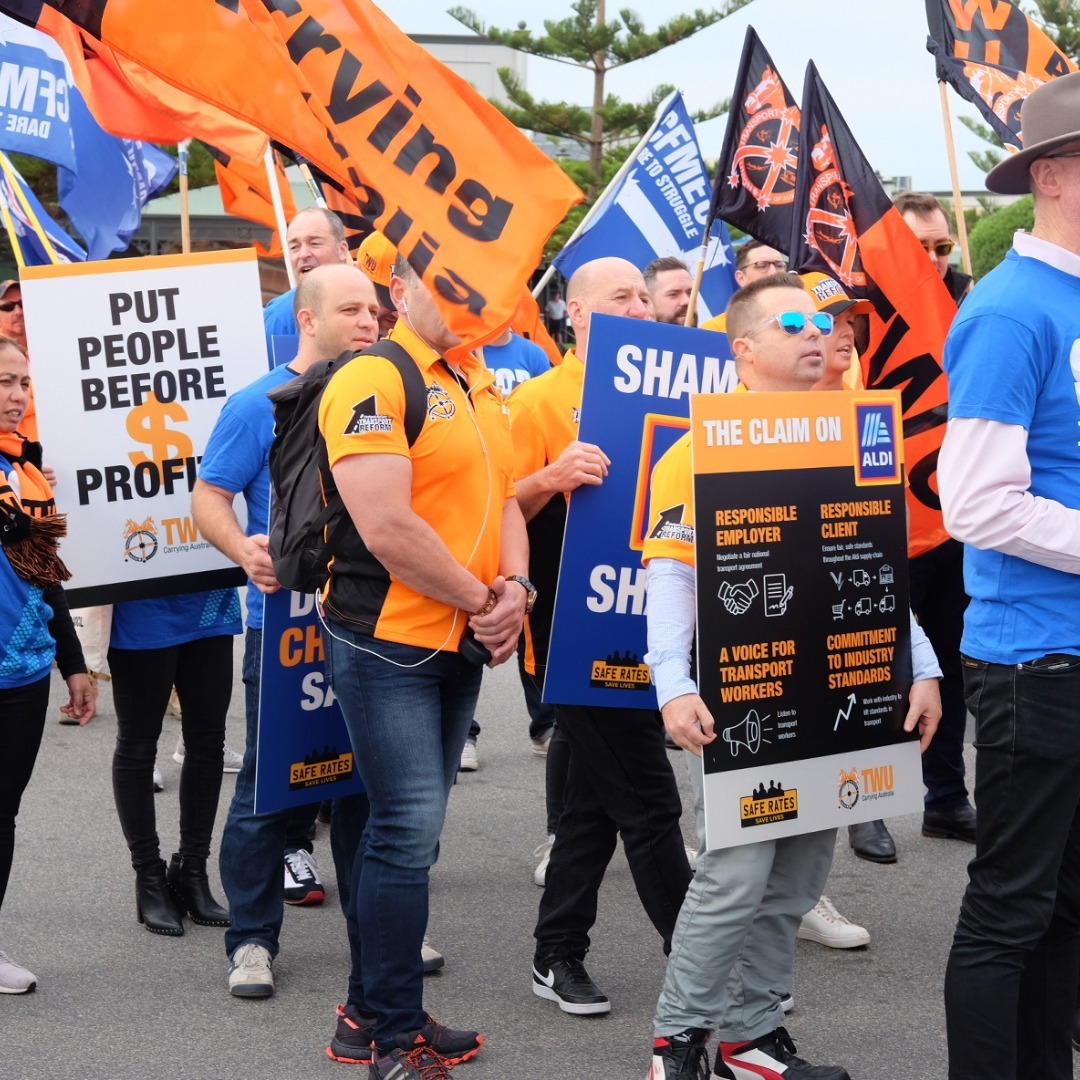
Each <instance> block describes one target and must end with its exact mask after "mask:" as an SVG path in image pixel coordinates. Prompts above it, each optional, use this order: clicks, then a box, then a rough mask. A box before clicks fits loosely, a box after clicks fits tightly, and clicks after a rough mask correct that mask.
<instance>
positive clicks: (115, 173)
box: [56, 87, 176, 259]
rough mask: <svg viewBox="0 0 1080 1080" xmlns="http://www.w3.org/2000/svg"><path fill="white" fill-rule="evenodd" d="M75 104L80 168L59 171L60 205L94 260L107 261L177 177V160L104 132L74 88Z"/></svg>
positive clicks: (146, 145)
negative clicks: (145, 212)
mask: <svg viewBox="0 0 1080 1080" xmlns="http://www.w3.org/2000/svg"><path fill="white" fill-rule="evenodd" d="M70 102H71V127H72V132H73V134H74V137H75V148H76V168H75V169H67V168H64V167H63V166H60V167H59V168H58V169H57V176H56V181H57V190H58V192H59V195H60V205H61V206H62V207H63V208H64V213H65V214H67V216H68V217H69V218H70V219H71V224H72V225H74V226H75V228H76V229H77V230H78V232H79V235H80V236H81V237H82V238H83V239H84V240H85V241H86V246H87V249H88V251H89V254H90V258H91V259H107V258H108V257H109V255H110V254H111V253H112V252H114V251H123V250H125V249H126V248H127V246H128V243H129V242H130V240H131V237H132V235H133V234H134V233H135V232H136V231H137V230H138V228H139V222H140V221H141V220H142V211H143V207H144V206H145V205H146V204H147V202H148V201H149V200H150V199H152V198H153V197H154V196H155V195H156V194H157V193H158V192H159V191H161V190H162V189H163V188H164V187H166V186H167V185H168V183H169V181H170V180H172V178H173V176H174V175H175V173H176V162H175V160H174V159H173V158H171V157H170V156H169V155H168V154H166V153H164V152H163V151H161V150H159V149H158V148H157V147H156V146H152V145H151V144H150V143H145V142H138V141H136V140H135V139H117V138H116V137H115V136H113V135H110V134H109V133H108V132H107V131H104V130H103V129H102V128H101V126H100V125H99V124H98V122H97V121H96V120H95V119H94V117H93V116H92V115H91V113H90V110H89V109H88V108H87V106H86V102H85V101H83V97H82V94H80V93H79V91H78V89H76V88H74V87H73V88H72V90H71V94H70Z"/></svg>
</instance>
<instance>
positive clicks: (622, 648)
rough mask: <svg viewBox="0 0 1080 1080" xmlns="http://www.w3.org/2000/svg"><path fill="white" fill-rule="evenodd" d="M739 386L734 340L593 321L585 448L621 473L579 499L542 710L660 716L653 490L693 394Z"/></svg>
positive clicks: (568, 537) (573, 500)
mask: <svg viewBox="0 0 1080 1080" xmlns="http://www.w3.org/2000/svg"><path fill="white" fill-rule="evenodd" d="M737 384H738V379H737V377H736V375H735V363H734V361H733V360H732V359H731V353H730V351H729V349H728V342H727V337H726V336H725V335H724V334H718V333H716V332H715V331H713V330H693V329H688V328H686V327H682V326H671V325H667V324H664V323H654V322H643V321H641V320H639V319H624V318H617V317H615V316H612V315H593V316H592V318H591V322H590V324H589V347H588V356H587V363H586V365H585V383H584V387H583V390H582V398H581V417H580V424H579V427H578V438H579V439H580V440H581V441H582V442H587V443H595V444H596V445H597V446H599V447H600V449H601V450H603V451H604V453H605V454H607V456H608V457H609V458H610V459H611V467H610V468H609V469H608V475H607V477H606V479H605V480H604V482H603V483H602V484H601V485H599V486H597V487H592V486H582V487H580V488H578V489H577V491H575V492H573V493H572V494H571V496H570V505H569V507H568V509H567V517H566V532H565V534H564V539H563V548H562V563H561V566H560V569H559V586H558V591H557V593H556V596H555V612H554V617H553V621H552V632H551V645H550V648H549V650H548V664H547V675H546V678H545V681H544V701H548V702H552V703H554V704H559V705H602V706H608V707H613V708H628V709H655V708H656V692H655V690H654V689H653V685H652V683H651V681H650V677H649V668H648V665H647V664H646V663H645V651H646V627H645V568H644V567H643V566H642V565H641V550H642V546H643V544H644V541H645V530H646V528H647V517H648V513H649V479H650V477H651V475H652V469H653V466H654V465H655V464H656V462H657V461H659V459H660V458H661V457H662V456H663V454H664V452H665V451H666V450H667V449H668V447H669V446H671V444H672V443H673V442H675V440H676V439H678V438H679V436H680V435H682V434H684V433H685V431H686V429H687V426H688V424H689V419H688V418H689V406H690V395H691V394H696V393H698V392H702V393H722V392H724V391H728V390H733V389H734V388H735V386H736V385H737Z"/></svg>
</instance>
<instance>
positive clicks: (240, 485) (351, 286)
mask: <svg viewBox="0 0 1080 1080" xmlns="http://www.w3.org/2000/svg"><path fill="white" fill-rule="evenodd" d="M378 310H379V306H378V301H377V299H376V297H375V287H374V286H373V285H372V284H371V282H370V281H369V280H368V279H367V278H366V277H365V276H364V275H363V274H362V273H361V272H360V271H359V270H357V269H356V267H354V266H348V265H344V264H333V265H328V266H320V267H312V268H311V271H310V273H308V274H305V275H304V276H303V277H302V278H301V279H300V284H299V285H298V287H297V290H296V295H295V298H294V312H295V318H296V322H297V324H298V325H299V329H300V346H299V351H298V352H297V354H296V358H295V359H294V360H293V361H292V362H291V363H289V364H282V365H280V366H278V367H275V368H272V369H271V370H270V371H269V372H267V373H266V374H265V375H263V376H261V377H260V378H258V379H256V380H255V382H253V383H251V384H250V385H249V386H246V387H244V389H243V390H239V391H237V392H236V393H235V394H233V395H232V396H231V397H230V398H229V400H228V401H227V402H226V403H225V408H224V409H222V411H221V415H220V416H219V417H218V420H217V423H216V424H215V425H214V430H213V432H212V433H211V435H210V441H209V442H208V443H207V446H206V453H205V454H204V455H203V459H202V462H201V465H200V467H199V479H198V480H197V481H196V482H195V489H194V491H193V492H192V496H191V506H192V511H193V513H194V516H195V522H196V524H197V525H198V528H199V531H200V532H201V533H202V535H203V536H205V537H206V539H207V540H209V541H210V543H212V544H213V545H214V546H215V547H216V548H218V549H219V550H220V551H222V552H224V553H225V554H226V555H228V556H229V558H230V559H232V561H233V562H235V563H236V564H237V565H238V566H242V567H243V568H244V571H245V572H246V573H247V576H248V595H247V637H246V640H245V643H244V644H245V647H244V686H245V688H246V691H247V697H246V713H247V749H246V750H245V752H244V764H243V766H242V767H241V769H240V774H239V775H238V776H237V778H236V794H235V796H234V797H233V801H232V805H231V806H230V807H229V816H228V818H227V819H226V821H225V830H224V833H223V835H222V838H221V883H222V885H223V886H224V889H225V894H226V896H227V897H228V899H229V908H230V911H229V921H230V925H229V929H228V930H227V931H226V932H225V951H226V953H227V954H228V956H229V958H230V960H231V961H232V969H231V971H230V972H229V992H230V993H231V994H233V995H234V996H235V997H251V998H255V997H269V996H270V995H271V994H273V992H274V978H273V975H272V973H271V962H272V961H273V958H274V957H275V956H276V955H277V951H278V937H279V935H280V933H281V922H282V900H283V897H282V884H281V882H282V872H281V857H282V850H283V849H284V847H285V844H286V836H287V834H288V831H289V826H290V815H291V814H292V811H289V810H280V811H275V812H273V813H269V814H256V813H255V767H256V754H255V751H256V740H257V736H258V731H257V729H258V719H259V678H260V668H261V660H262V625H263V599H262V597H263V593H272V592H277V590H278V588H279V585H278V583H277V579H276V578H275V577H274V565H273V563H272V562H271V561H270V555H269V553H268V552H267V543H268V539H267V534H268V532H269V519H270V470H269V455H270V444H271V443H272V442H273V439H274V413H273V409H272V408H271V405H270V401H269V399H268V398H267V396H266V394H267V391H269V390H272V389H273V388H274V387H275V386H280V385H281V384H282V383H285V382H288V381H289V380H290V379H293V378H295V377H296V376H297V375H300V374H302V373H303V372H305V371H306V370H307V369H308V368H309V367H310V366H311V365H312V364H313V363H315V362H316V361H317V360H324V359H327V358H329V357H333V356H338V355H340V354H341V353H342V352H344V351H345V350H346V349H352V350H354V351H357V352H358V351H360V350H361V349H364V348H367V346H368V345H371V344H372V343H373V342H374V341H375V340H376V338H377V337H378V324H377V322H376V318H377V316H378ZM240 493H243V496H244V502H245V503H246V505H247V525H246V527H245V526H244V525H242V524H241V523H240V520H239V518H238V517H237V515H236V510H235V508H234V505H233V501H234V499H235V498H236V496H237V495H238V494H240ZM339 806H340V807H342V812H340V813H339V812H338V807H339ZM358 813H361V807H360V805H359V804H358V803H357V802H356V797H354V799H353V800H352V801H350V800H347V799H339V800H337V803H336V805H335V813H334V815H333V829H334V832H335V844H334V847H335V848H337V849H338V850H343V851H350V844H351V850H355V849H356V843H357V840H356V838H355V834H357V833H358V828H357V826H358V822H357V821H356V820H355V818H356V815H357V814H358ZM308 818H309V820H314V814H313V813H311V814H309V815H308ZM360 827H362V824H361V825H360ZM339 830H340V831H339ZM339 837H340V838H341V840H342V843H341V844H339V843H337V842H336V841H337V840H338V838H339ZM350 837H351V838H352V839H351V840H350ZM340 878H341V875H340V874H339V880H340Z"/></svg>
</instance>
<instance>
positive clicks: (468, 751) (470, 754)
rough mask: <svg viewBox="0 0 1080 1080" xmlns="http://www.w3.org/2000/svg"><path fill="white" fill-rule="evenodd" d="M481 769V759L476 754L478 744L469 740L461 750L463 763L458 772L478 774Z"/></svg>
mask: <svg viewBox="0 0 1080 1080" xmlns="http://www.w3.org/2000/svg"><path fill="white" fill-rule="evenodd" d="M479 768H480V758H479V757H478V756H477V753H476V743H475V742H473V740H472V739H468V740H466V742H465V745H464V746H463V747H462V748H461V763H460V764H459V765H458V772H476V770H477V769H479Z"/></svg>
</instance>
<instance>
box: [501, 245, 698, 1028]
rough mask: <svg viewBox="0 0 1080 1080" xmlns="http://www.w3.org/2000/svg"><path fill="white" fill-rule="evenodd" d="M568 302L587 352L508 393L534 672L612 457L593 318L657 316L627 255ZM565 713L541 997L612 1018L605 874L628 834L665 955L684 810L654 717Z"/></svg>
mask: <svg viewBox="0 0 1080 1080" xmlns="http://www.w3.org/2000/svg"><path fill="white" fill-rule="evenodd" d="M566 306H567V313H568V315H569V318H570V321H571V323H572V324H573V326H574V332H575V335H576V338H577V346H576V347H575V348H574V349H573V350H571V351H570V352H568V353H567V354H566V357H565V358H564V360H563V362H562V364H561V365H560V366H559V367H556V368H552V370H551V371H549V372H546V373H545V374H543V375H539V376H537V377H536V378H535V379H530V380H529V381H528V382H526V383H522V385H521V386H519V387H518V388H517V389H516V390H515V391H514V392H513V394H511V395H510V399H509V406H510V420H511V430H512V433H513V438H514V475H515V478H516V486H517V498H518V503H519V505H520V506H521V509H522V512H523V513H524V515H525V520H526V521H527V522H528V529H529V548H530V553H531V558H530V574H531V575H532V577H533V580H534V581H535V582H536V584H537V590H538V600H537V603H536V606H535V607H534V608H533V611H532V613H531V614H530V615H529V618H528V623H527V626H526V630H525V634H524V638H523V644H522V648H524V649H525V650H526V666H527V668H528V670H529V671H530V672H531V673H533V674H534V675H535V676H536V677H537V678H538V679H541V678H542V674H543V669H544V666H545V664H546V662H547V648H548V639H549V636H550V631H551V616H552V608H553V603H554V598H555V589H556V585H557V581H558V574H559V552H560V549H561V547H562V535H563V528H564V526H565V523H566V500H567V497H568V495H569V493H570V492H571V491H574V490H575V489H577V488H579V487H581V486H583V485H587V484H591V485H596V484H602V483H603V482H604V477H605V476H606V475H607V470H608V465H610V461H609V459H608V457H607V455H606V454H605V453H604V451H603V450H602V449H601V448H600V447H599V446H596V445H594V444H592V443H583V442H581V441H580V440H579V439H578V438H577V428H578V413H579V410H580V406H581V388H582V382H583V379H584V375H585V367H584V365H585V362H586V360H587V355H588V340H589V319H590V316H591V315H593V314H595V313H601V314H605V315H622V316H627V317H629V318H632V319H647V318H648V317H649V314H650V304H649V293H648V290H647V288H646V287H645V280H644V278H643V277H642V275H641V271H640V270H638V269H637V267H635V266H634V265H633V264H632V263H629V262H627V261H626V260H625V259H597V260H595V261H594V262H590V263H586V264H585V265H584V266H582V267H581V268H580V269H578V271H577V272H576V273H575V274H574V275H573V277H572V278H571V279H570V282H569V284H568V286H567V304H566ZM597 362H599V361H597ZM555 717H556V733H557V734H556V738H558V739H560V740H565V746H563V747H562V748H560V747H559V745H558V744H557V743H556V742H555V740H554V739H553V741H552V746H551V747H550V748H549V751H548V769H549V770H553V769H557V768H558V762H559V757H560V753H565V752H566V750H567V748H568V752H569V761H568V763H567V765H566V769H567V772H566V786H565V801H564V806H563V810H562V814H561V816H560V817H559V819H558V822H557V825H556V826H555V828H554V830H553V831H554V832H555V842H554V846H553V847H552V849H551V858H550V862H549V864H548V867H547V871H546V875H545V883H544V895H543V898H542V899H541V901H540V914H539V919H538V920H537V925H536V930H535V937H536V955H535V960H534V963H533V992H534V993H536V994H537V995H538V996H539V997H542V998H546V999H548V1000H551V1001H555V1002H557V1003H558V1005H559V1008H560V1009H562V1010H563V1012H567V1013H571V1014H574V1015H592V1014H596V1013H606V1012H609V1011H610V1009H611V1003H610V1001H609V1000H608V998H607V996H606V995H605V994H604V993H603V992H602V991H601V990H600V989H599V988H598V987H597V986H596V985H595V984H594V983H593V981H592V979H590V978H589V975H588V972H587V971H586V970H585V966H584V963H583V961H584V959H585V954H586V953H587V952H588V948H589V931H590V929H591V928H592V924H593V922H594V921H595V918H596V904H597V894H598V893H599V890H600V884H601V882H602V881H603V877H604V871H605V869H606V868H607V864H608V862H609V860H610V859H611V856H612V853H613V852H614V850H615V844H616V841H617V839H618V837H619V835H621V836H622V840H623V846H624V848H625V850H626V857H627V860H628V862H629V863H630V869H631V872H632V874H633V877H634V883H635V885H636V887H637V891H638V896H639V897H640V899H641V902H642V904H643V906H644V907H645V911H646V912H647V914H648V916H649V918H650V920H651V921H652V923H653V925H654V926H655V927H656V929H657V931H658V933H659V934H660V936H661V938H662V939H663V942H664V948H665V950H666V949H667V947H668V945H669V943H670V940H671V934H672V932H673V930H674V927H675V919H676V917H677V915H678V912H679V907H680V905H681V904H682V898H683V895H684V894H685V892H686V886H687V884H688V882H689V880H690V867H689V864H688V862H687V859H686V851H685V849H684V847H683V842H682V833H681V832H680V829H679V818H680V816H681V813H682V804H681V802H680V800H679V792H678V788H677V786H676V783H675V777H674V775H673V773H672V771H671V766H670V764H669V763H668V760H667V752H666V751H665V749H664V736H663V727H662V725H661V723H660V719H659V716H658V715H657V714H656V713H655V712H653V711H650V710H635V709H604V708H594V707H584V706H578V705H560V704H559V703H557V702H556V703H555Z"/></svg>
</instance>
